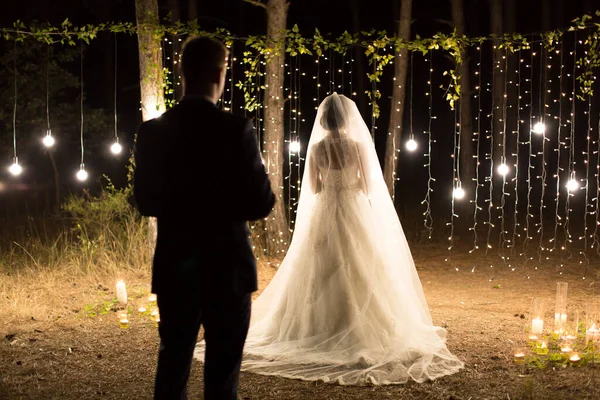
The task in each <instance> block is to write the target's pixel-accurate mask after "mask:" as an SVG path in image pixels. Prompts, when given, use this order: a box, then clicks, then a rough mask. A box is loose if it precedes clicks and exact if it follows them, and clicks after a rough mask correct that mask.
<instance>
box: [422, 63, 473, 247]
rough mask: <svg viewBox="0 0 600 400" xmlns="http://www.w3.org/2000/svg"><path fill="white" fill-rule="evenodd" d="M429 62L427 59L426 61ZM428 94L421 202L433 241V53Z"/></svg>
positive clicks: (424, 222) (426, 225) (426, 224)
mask: <svg viewBox="0 0 600 400" xmlns="http://www.w3.org/2000/svg"><path fill="white" fill-rule="evenodd" d="M425 61H427V59H426V60H425ZM427 85H428V86H427V92H426V95H427V97H428V98H429V104H428V107H427V112H428V117H429V118H428V123H427V132H426V133H427V153H425V159H426V160H427V163H426V164H425V167H426V168H427V192H426V193H425V199H423V201H422V202H421V204H425V212H423V215H424V221H423V226H425V229H427V236H428V238H429V239H431V233H432V232H433V218H432V216H431V192H433V189H432V188H431V184H432V182H434V181H435V179H433V177H432V176H431V144H432V139H431V122H432V121H433V112H432V110H433V107H432V106H433V96H432V92H433V53H430V55H429V80H428V81H427ZM456 194H457V193H456V192H455V191H454V189H453V193H452V196H456ZM463 197H464V192H463Z"/></svg>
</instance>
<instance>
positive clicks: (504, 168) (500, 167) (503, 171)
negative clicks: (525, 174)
mask: <svg viewBox="0 0 600 400" xmlns="http://www.w3.org/2000/svg"><path fill="white" fill-rule="evenodd" d="M509 170H510V169H509V168H508V165H506V163H505V162H504V161H502V163H501V164H500V165H498V168H497V171H498V173H499V174H500V175H502V176H503V177H505V176H506V175H507V174H508V172H509Z"/></svg>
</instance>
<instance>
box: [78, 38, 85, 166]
mask: <svg viewBox="0 0 600 400" xmlns="http://www.w3.org/2000/svg"><path fill="white" fill-rule="evenodd" d="M79 77H80V84H79V88H80V93H79V107H80V110H81V126H80V142H81V166H80V168H81V169H83V166H84V164H83V161H84V159H83V158H84V154H85V148H84V144H83V41H82V40H81V39H80V40H79Z"/></svg>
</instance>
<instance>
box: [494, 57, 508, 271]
mask: <svg viewBox="0 0 600 400" xmlns="http://www.w3.org/2000/svg"><path fill="white" fill-rule="evenodd" d="M502 58H503V59H504V70H503V71H502V70H501V71H502V72H504V73H503V76H504V93H503V96H502V115H501V119H502V130H501V134H502V158H501V160H500V165H499V166H498V168H497V171H498V173H499V174H500V175H501V176H502V186H501V190H502V194H501V196H500V215H499V218H500V236H499V238H498V251H499V255H500V258H502V260H504V261H507V259H506V255H505V252H504V251H505V247H506V244H507V243H508V242H509V240H508V239H506V234H507V233H508V232H507V231H506V228H505V223H506V221H505V218H504V210H505V206H506V196H507V193H506V175H507V174H508V173H509V171H510V169H509V168H508V165H507V164H506V162H507V156H506V108H507V102H508V94H507V93H508V58H507V56H506V52H505V53H504V55H503V56H502Z"/></svg>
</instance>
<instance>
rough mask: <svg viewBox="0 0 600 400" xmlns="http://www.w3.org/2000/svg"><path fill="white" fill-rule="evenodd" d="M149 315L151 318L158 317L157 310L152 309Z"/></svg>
mask: <svg viewBox="0 0 600 400" xmlns="http://www.w3.org/2000/svg"><path fill="white" fill-rule="evenodd" d="M150 315H152V316H153V317H156V316H157V315H158V310H157V309H156V307H154V308H152V311H150Z"/></svg>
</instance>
